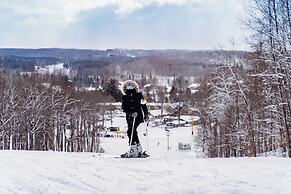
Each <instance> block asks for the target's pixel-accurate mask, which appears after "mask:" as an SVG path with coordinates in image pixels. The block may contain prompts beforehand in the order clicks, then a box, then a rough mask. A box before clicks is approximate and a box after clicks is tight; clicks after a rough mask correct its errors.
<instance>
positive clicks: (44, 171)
mask: <svg viewBox="0 0 291 194" xmlns="http://www.w3.org/2000/svg"><path fill="white" fill-rule="evenodd" d="M119 119H120V118H119ZM120 122H121V124H124V123H122V122H123V121H122V120H120ZM144 132H145V125H141V126H140V128H139V134H140V137H141V141H142V143H143V147H144V148H146V147H147V143H146V142H147V141H146V140H147V138H146V137H145V136H143V133H144ZM192 140H193V137H192V135H191V128H179V129H171V134H170V146H171V150H169V151H168V150H167V136H166V132H165V130H164V128H162V127H161V128H149V148H150V150H149V152H150V154H151V157H149V158H146V159H121V158H119V159H115V158H114V157H112V156H115V155H117V154H120V153H122V152H124V151H126V149H127V139H122V138H103V139H102V144H101V146H102V147H103V148H104V149H105V151H106V153H105V154H97V153H62V152H33V151H31V152H27V151H0V155H1V158H0V172H1V175H0V193H4V194H9V193H21V194H22V193H44V194H47V193H52V194H55V193H68V194H77V193H126V194H131V193H134V194H135V193H150V194H160V193H218V194H219V193H256V194H257V193H262V194H267V193H270V194H271V193H276V194H279V193H286V194H287V193H291V184H290V181H291V161H290V159H287V158H230V159H205V158H197V157H196V155H199V153H196V149H194V150H192V151H184V152H181V151H178V150H177V146H178V142H184V143H191V144H192V146H193V147H195V143H193V141H192Z"/></svg>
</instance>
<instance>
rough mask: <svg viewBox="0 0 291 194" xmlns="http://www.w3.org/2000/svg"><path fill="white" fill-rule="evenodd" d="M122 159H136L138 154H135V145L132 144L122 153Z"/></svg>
mask: <svg viewBox="0 0 291 194" xmlns="http://www.w3.org/2000/svg"><path fill="white" fill-rule="evenodd" d="M120 156H121V157H122V158H133V157H137V156H138V152H137V145H136V144H133V145H131V146H130V149H129V150H128V151H127V152H126V153H124V154H121V155H120Z"/></svg>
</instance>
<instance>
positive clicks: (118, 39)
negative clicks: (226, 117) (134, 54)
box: [0, 0, 249, 50]
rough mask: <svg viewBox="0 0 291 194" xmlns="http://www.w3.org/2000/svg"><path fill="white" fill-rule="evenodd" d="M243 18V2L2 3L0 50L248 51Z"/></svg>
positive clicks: (97, 0) (70, 0)
mask: <svg viewBox="0 0 291 194" xmlns="http://www.w3.org/2000/svg"><path fill="white" fill-rule="evenodd" d="M244 15H245V11H244V6H243V0H1V1H0V26H1V28H0V47H1V48H52V47H54V48H83V49H85V48H87V49H108V48H125V49H190V50H212V49H220V48H223V49H232V48H235V49H236V50H248V48H249V47H248V45H247V44H246V40H245V39H246V36H247V34H248V32H247V31H246V30H245V29H244V28H243V26H242V24H241V19H242V18H243V17H244ZM232 42H234V44H232Z"/></svg>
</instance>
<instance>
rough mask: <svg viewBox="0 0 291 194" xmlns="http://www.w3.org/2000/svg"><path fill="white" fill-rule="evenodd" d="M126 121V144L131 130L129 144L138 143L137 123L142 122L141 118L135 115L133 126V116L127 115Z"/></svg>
mask: <svg viewBox="0 0 291 194" xmlns="http://www.w3.org/2000/svg"><path fill="white" fill-rule="evenodd" d="M126 121H127V126H128V129H127V136H128V144H129V145H130V138H131V132H133V134H132V142H131V145H134V144H139V143H140V142H139V138H138V134H137V127H138V126H139V124H141V123H142V122H143V121H142V119H140V118H139V117H136V119H135V123H134V126H133V117H127V118H126ZM132 126H133V128H132Z"/></svg>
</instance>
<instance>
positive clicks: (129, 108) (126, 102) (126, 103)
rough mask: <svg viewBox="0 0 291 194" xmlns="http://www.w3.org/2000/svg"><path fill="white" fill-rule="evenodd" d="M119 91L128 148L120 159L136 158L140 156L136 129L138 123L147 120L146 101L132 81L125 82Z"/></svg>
mask: <svg viewBox="0 0 291 194" xmlns="http://www.w3.org/2000/svg"><path fill="white" fill-rule="evenodd" d="M121 91H122V93H123V96H122V109H123V111H124V112H125V113H126V122H127V125H128V129H127V135H128V139H129V141H128V143H129V146H130V149H129V151H128V152H126V153H125V154H122V155H121V157H138V156H141V154H142V147H141V145H140V141H139V138H138V134H137V127H138V126H139V124H140V123H142V122H146V121H148V119H149V117H148V109H147V106H146V100H145V99H144V97H143V95H142V93H141V92H139V86H138V84H137V83H136V82H135V81H133V80H127V81H125V82H124V83H123V85H122V88H121ZM133 122H134V123H133ZM133 125H134V126H133ZM132 133H133V134H132Z"/></svg>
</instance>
